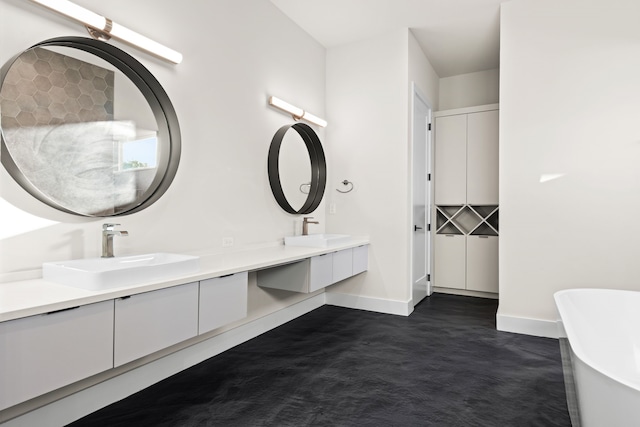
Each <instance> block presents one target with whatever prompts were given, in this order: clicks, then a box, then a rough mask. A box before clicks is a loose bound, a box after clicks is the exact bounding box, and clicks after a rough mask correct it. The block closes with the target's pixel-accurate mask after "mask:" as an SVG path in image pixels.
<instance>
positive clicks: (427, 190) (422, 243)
mask: <svg viewBox="0 0 640 427" xmlns="http://www.w3.org/2000/svg"><path fill="white" fill-rule="evenodd" d="M412 141H413V144H412V174H413V176H412V181H413V185H412V187H413V192H412V211H413V215H412V216H413V225H412V230H411V235H412V239H411V240H412V251H413V254H412V273H411V280H412V293H413V305H414V306H415V305H416V304H418V303H419V302H420V301H422V299H424V298H425V297H427V296H429V295H431V281H430V279H431V233H430V223H431V182H430V178H431V106H430V105H429V103H428V102H427V101H426V99H425V98H424V97H423V96H422V95H421V94H420V93H419V90H418V88H417V87H416V86H415V84H414V86H413V126H412Z"/></svg>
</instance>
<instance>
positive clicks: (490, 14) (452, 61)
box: [271, 0, 507, 77]
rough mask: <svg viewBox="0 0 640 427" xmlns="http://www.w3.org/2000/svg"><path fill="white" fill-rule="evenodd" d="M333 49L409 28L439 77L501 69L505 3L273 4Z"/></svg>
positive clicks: (370, 0) (356, 0)
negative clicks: (501, 8) (501, 36)
mask: <svg viewBox="0 0 640 427" xmlns="http://www.w3.org/2000/svg"><path fill="white" fill-rule="evenodd" d="M271 1H272V2H273V3H274V4H275V5H276V6H277V7H278V8H280V10H282V12H284V13H285V14H286V15H287V16H289V18H291V19H292V20H293V21H294V22H295V23H297V24H298V25H299V26H300V27H301V28H302V29H304V30H305V31H306V32H307V33H309V34H310V35H311V36H312V37H313V38H314V39H316V40H317V41H318V42H319V43H321V44H322V45H323V46H325V47H327V48H330V47H333V46H338V45H341V44H345V43H351V42H355V41H359V40H365V39H367V38H370V37H373V36H376V35H379V34H384V33H385V32H388V31H392V30H394V29H399V28H410V29H411V31H412V32H413V34H414V35H415V37H416V39H417V40H418V43H419V44H420V46H421V47H422V50H423V51H424V53H425V54H426V55H427V57H428V58H429V61H430V62H431V65H432V66H433V68H434V69H435V71H436V73H437V74H438V76H440V77H449V76H455V75H459V74H466V73H472V72H476V71H483V70H490V69H493V68H498V66H499V61H500V3H503V2H505V1H507V0H271Z"/></svg>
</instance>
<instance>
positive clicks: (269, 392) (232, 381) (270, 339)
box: [71, 294, 571, 427]
mask: <svg viewBox="0 0 640 427" xmlns="http://www.w3.org/2000/svg"><path fill="white" fill-rule="evenodd" d="M496 309H497V301H495V300H490V299H482V298H471V297H462V296H452V295H445V294H434V295H432V296H431V297H429V298H427V299H425V300H424V301H422V302H421V303H420V304H419V305H418V306H417V307H416V309H415V311H414V312H413V313H412V314H411V315H410V316H409V317H403V316H392V315H385V314H379V313H372V312H367V311H360V310H352V309H347V308H340V307H333V306H323V307H321V308H318V309H317V310H314V311H312V312H310V313H308V314H306V315H304V316H302V317H299V318H297V319H295V320H293V321H291V322H288V323H286V324H285V325H282V326H280V327H279V328H276V329H273V330H271V331H269V332H267V333H265V334H263V335H261V336H259V337H257V338H254V339H252V340H250V341H248V342H246V343H244V344H241V345H239V346H237V347H235V348H233V349H231V350H228V351H226V352H224V353H222V354H220V355H218V356H215V357H213V358H211V359H208V360H206V361H204V362H202V363H200V364H198V365H196V366H193V367H191V368H189V369H187V370H185V371H183V372H180V373H179V374H176V375H174V376H172V377H170V378H167V379H165V380H163V381H161V382H159V383H157V384H155V385H153V386H151V387H149V388H147V389H145V390H142V391H140V392H138V393H136V394H134V395H132V396H130V397H128V398H126V399H123V400H121V401H120V402H117V403H114V404H113V405H110V406H108V407H106V408H104V409H102V410H99V411H97V412H95V413H93V414H90V415H88V416H87V417H84V418H82V419H80V420H78V421H76V422H74V423H72V424H71V426H72V427H84V426H91V427H95V426H111V427H115V426H166V427H169V426H172V427H174V426H175V427H177V426H180V427H182V426H239V427H251V426H278V427H279V426H398V427H399V426H445V427H448V426H478V427H480V426H482V427H491V426H500V427H503V426H514V427H516V426H518V427H523V426H542V427H550V426H570V425H571V423H570V421H569V414H568V411H567V404H566V400H565V391H564V384H563V375H562V362H561V356H560V349H559V345H558V341H557V340H555V339H549V338H537V337H530V336H525V335H518V334H511V333H507V332H499V331H496V329H495V314H496Z"/></svg>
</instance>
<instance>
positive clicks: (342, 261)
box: [331, 249, 353, 283]
mask: <svg viewBox="0 0 640 427" xmlns="http://www.w3.org/2000/svg"><path fill="white" fill-rule="evenodd" d="M351 276H353V250H352V249H345V250H343V251H338V252H334V253H333V275H332V277H333V280H332V281H331V283H336V282H339V281H341V280H344V279H346V278H347V277H351Z"/></svg>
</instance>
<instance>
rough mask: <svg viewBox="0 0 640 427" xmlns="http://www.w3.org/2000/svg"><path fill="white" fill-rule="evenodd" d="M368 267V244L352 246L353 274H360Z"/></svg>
mask: <svg viewBox="0 0 640 427" xmlns="http://www.w3.org/2000/svg"><path fill="white" fill-rule="evenodd" d="M368 269H369V245H364V246H358V247H357V248H353V274H354V275H356V274H360V273H362V272H364V271H367V270H368Z"/></svg>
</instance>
